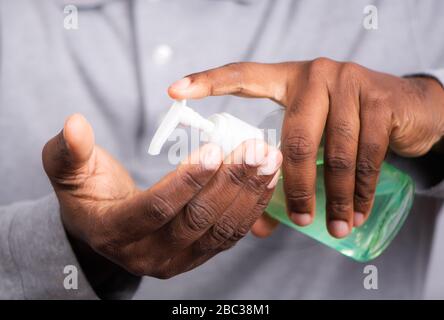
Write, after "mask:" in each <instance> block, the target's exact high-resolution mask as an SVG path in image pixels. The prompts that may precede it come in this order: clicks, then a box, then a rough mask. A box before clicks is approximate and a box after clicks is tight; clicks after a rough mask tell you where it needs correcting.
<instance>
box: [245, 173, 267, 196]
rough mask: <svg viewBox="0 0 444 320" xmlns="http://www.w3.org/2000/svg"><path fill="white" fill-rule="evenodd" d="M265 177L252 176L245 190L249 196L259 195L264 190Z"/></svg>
mask: <svg viewBox="0 0 444 320" xmlns="http://www.w3.org/2000/svg"><path fill="white" fill-rule="evenodd" d="M265 179H266V177H264V176H257V175H254V176H252V177H251V178H250V179H249V180H248V182H247V186H246V188H247V190H248V192H249V193H250V194H251V195H256V196H258V195H261V194H262V193H263V191H264V188H265V186H266V184H265Z"/></svg>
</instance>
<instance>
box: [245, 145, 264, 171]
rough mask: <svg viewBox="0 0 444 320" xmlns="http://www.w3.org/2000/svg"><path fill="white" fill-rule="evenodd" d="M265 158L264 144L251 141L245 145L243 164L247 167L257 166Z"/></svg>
mask: <svg viewBox="0 0 444 320" xmlns="http://www.w3.org/2000/svg"><path fill="white" fill-rule="evenodd" d="M264 158H265V142H263V141H260V140H252V141H249V142H248V144H247V150H246V151H245V163H246V164H248V165H249V166H258V165H259V164H261V163H262V162H263V161H264Z"/></svg>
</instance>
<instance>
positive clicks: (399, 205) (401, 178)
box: [260, 110, 414, 262]
mask: <svg viewBox="0 0 444 320" xmlns="http://www.w3.org/2000/svg"><path fill="white" fill-rule="evenodd" d="M283 115H284V112H283V110H278V111H275V112H272V113H271V114H270V115H269V116H268V117H267V118H266V119H265V120H264V121H263V122H262V124H261V125H260V127H261V128H262V129H265V132H267V131H268V130H269V129H274V130H275V131H276V132H277V133H275V134H276V136H277V137H280V128H281V125H282V121H283ZM266 139H267V138H266ZM269 142H270V141H269ZM316 163H317V176H316V177H317V178H316V216H315V218H314V220H313V223H312V224H310V225H308V226H305V227H299V226H297V225H295V224H294V223H293V222H292V221H291V220H290V218H289V217H288V215H287V210H286V204H285V194H284V190H283V181H282V177H281V179H280V180H279V182H278V184H277V186H276V190H275V192H274V194H273V197H272V199H271V201H270V203H269V205H268V207H267V212H268V213H269V215H271V216H272V217H273V218H275V219H277V220H279V221H280V222H282V223H283V224H285V225H287V226H289V227H291V228H293V229H295V230H298V231H300V232H302V233H304V234H306V235H308V236H309V237H311V238H313V239H316V240H318V241H320V242H321V243H323V244H325V245H327V246H329V247H331V248H333V249H335V250H337V251H339V252H340V253H342V254H344V255H346V256H348V257H350V258H353V259H354V260H357V261H360V262H365V261H369V260H371V259H374V258H376V257H377V256H379V255H380V254H381V253H382V252H383V251H384V250H385V249H386V248H387V246H388V245H389V244H390V242H391V241H392V240H393V238H394V237H395V235H396V234H397V233H398V231H399V229H400V228H401V226H402V224H403V222H404V221H405V219H406V217H407V215H408V213H409V211H410V208H411V206H412V202H413V196H414V183H413V181H412V179H411V178H410V177H409V176H408V175H407V174H405V173H403V172H402V171H400V170H398V169H396V168H395V167H393V166H391V165H389V164H387V163H383V165H382V168H381V172H380V176H379V180H378V184H377V187H376V195H375V201H374V204H373V208H372V212H371V214H370V216H369V218H368V219H367V221H366V222H365V223H364V224H363V225H362V226H360V227H358V228H354V229H353V231H352V233H351V234H350V235H349V236H347V237H345V238H342V239H336V238H334V237H332V236H330V234H329V233H328V231H327V226H326V217H325V215H326V212H325V188H324V172H323V171H324V166H323V148H322V147H321V148H320V149H319V152H318V157H317V161H316Z"/></svg>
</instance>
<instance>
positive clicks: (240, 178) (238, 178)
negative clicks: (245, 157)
mask: <svg viewBox="0 0 444 320" xmlns="http://www.w3.org/2000/svg"><path fill="white" fill-rule="evenodd" d="M226 168H227V171H226V173H227V175H228V178H229V180H230V181H231V182H232V183H233V184H235V185H237V186H241V185H243V184H244V181H245V179H246V177H247V168H246V167H245V166H244V165H227V166H226Z"/></svg>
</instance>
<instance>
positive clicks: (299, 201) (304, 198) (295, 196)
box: [287, 190, 314, 207]
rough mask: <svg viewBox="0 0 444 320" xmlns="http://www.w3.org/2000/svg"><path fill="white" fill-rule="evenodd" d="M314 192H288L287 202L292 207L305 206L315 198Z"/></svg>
mask: <svg viewBox="0 0 444 320" xmlns="http://www.w3.org/2000/svg"><path fill="white" fill-rule="evenodd" d="M313 196H314V193H312V192H307V191H304V190H297V191H296V190H294V191H291V192H289V193H288V194H287V202H288V203H289V205H290V206H291V207H303V206H306V205H307V204H309V203H310V202H311V201H312V200H313Z"/></svg>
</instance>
